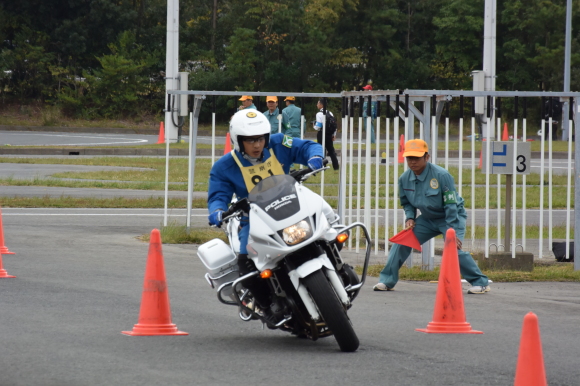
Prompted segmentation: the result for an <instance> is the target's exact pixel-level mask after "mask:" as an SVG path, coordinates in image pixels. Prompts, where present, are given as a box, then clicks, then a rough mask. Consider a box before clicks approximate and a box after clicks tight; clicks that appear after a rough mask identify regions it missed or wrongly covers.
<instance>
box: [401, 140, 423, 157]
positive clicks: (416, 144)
mask: <svg viewBox="0 0 580 386" xmlns="http://www.w3.org/2000/svg"><path fill="white" fill-rule="evenodd" d="M428 152H429V146H427V142H425V141H423V140H422V139H411V140H410V141H407V143H406V144H405V152H404V153H403V157H423V156H424V155H425V153H428Z"/></svg>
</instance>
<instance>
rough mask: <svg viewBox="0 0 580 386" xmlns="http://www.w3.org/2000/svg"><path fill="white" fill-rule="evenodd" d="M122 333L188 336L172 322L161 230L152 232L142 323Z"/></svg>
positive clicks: (146, 269) (142, 302) (144, 284)
mask: <svg viewBox="0 0 580 386" xmlns="http://www.w3.org/2000/svg"><path fill="white" fill-rule="evenodd" d="M122 333H123V334H125V335H132V336H151V335H189V334H188V333H187V332H183V331H178V330H177V326H176V325H175V324H173V323H171V307H170V305H169V293H168V291H167V282H166V279H165V265H164V264H163V252H162V251H161V235H160V234H159V230H158V229H153V231H151V239H150V242H149V253H148V256H147V266H146V267H145V280H144V281H143V295H142V297H141V309H140V311H139V321H138V322H137V324H136V325H135V326H134V327H133V330H132V331H122Z"/></svg>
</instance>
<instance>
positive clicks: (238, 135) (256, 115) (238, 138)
mask: <svg viewBox="0 0 580 386" xmlns="http://www.w3.org/2000/svg"><path fill="white" fill-rule="evenodd" d="M270 128H271V126H270V122H268V118H266V116H265V115H264V114H262V113H261V112H259V111H258V110H254V109H250V110H240V111H238V112H237V113H235V114H234V116H233V117H232V120H231V121H230V137H231V140H232V143H233V145H234V149H236V150H237V151H239V152H240V153H243V152H244V145H243V143H242V140H243V139H244V137H256V136H259V135H263V136H264V137H265V138H266V143H265V145H264V147H268V144H269V143H270Z"/></svg>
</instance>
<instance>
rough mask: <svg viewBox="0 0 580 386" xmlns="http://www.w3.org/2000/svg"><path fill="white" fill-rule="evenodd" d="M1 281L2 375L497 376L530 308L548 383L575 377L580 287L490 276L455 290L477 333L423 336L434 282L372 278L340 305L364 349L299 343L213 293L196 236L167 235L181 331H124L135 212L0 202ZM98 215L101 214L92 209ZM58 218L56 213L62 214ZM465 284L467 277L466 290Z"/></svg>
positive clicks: (62, 379)
mask: <svg viewBox="0 0 580 386" xmlns="http://www.w3.org/2000/svg"><path fill="white" fill-rule="evenodd" d="M5 212H6V213H4V214H3V225H4V236H5V243H6V246H7V247H8V248H9V249H10V251H12V252H15V253H16V254H15V255H3V256H2V258H3V263H4V264H3V266H4V268H5V269H6V270H7V272H8V273H9V274H10V275H15V276H16V278H2V279H0V294H1V295H0V339H2V350H0V368H1V369H2V371H1V377H0V385H27V386H29V385H55V386H56V385H140V386H142V385H157V384H169V385H231V384H238V385H255V384H277V385H296V384H302V385H325V386H326V385H329V384H333V385H351V384H362V385H376V384H381V385H463V384H477V385H507V384H512V383H513V379H514V374H515V369H516V363H517V355H518V350H519V345H520V335H521V329H522V321H523V317H524V315H526V313H528V312H530V311H533V312H534V313H536V314H537V315H538V318H539V323H540V331H541V342H542V347H543V358H544V363H545V369H546V374H547V380H548V384H550V385H576V384H577V380H578V379H579V377H580V368H579V367H578V365H577V364H578V347H580V335H579V334H577V327H576V326H577V324H578V320H579V317H580V283H494V284H493V285H492V291H491V292H489V293H487V294H485V295H465V296H464V307H465V316H466V320H467V322H468V323H470V324H471V327H472V328H473V329H474V330H479V331H483V332H484V334H483V335H470V334H467V335H465V334H424V333H420V332H417V331H415V328H425V327H426V326H427V324H428V323H429V322H430V321H432V319H433V310H434V304H435V302H434V300H435V292H436V289H437V285H436V284H433V283H427V282H406V281H402V282H400V283H399V284H398V285H397V287H396V291H393V292H374V291H372V284H374V280H373V279H372V278H369V279H368V280H367V282H366V284H365V286H364V287H363V289H362V291H361V293H360V295H359V297H358V298H357V299H356V300H355V302H354V306H353V307H352V309H351V310H350V311H349V315H350V317H351V319H352V322H353V325H354V328H355V331H356V332H357V334H358V336H359V338H360V341H361V345H360V348H359V350H358V351H357V352H355V353H348V354H345V353H341V352H340V351H339V349H338V346H337V344H336V342H335V341H334V339H333V338H323V339H320V340H318V341H315V342H313V341H309V340H304V339H298V338H296V337H293V336H290V335H288V334H286V333H283V332H279V331H271V330H269V329H262V326H261V324H260V323H259V322H256V321H252V322H243V321H241V320H240V319H239V318H238V317H237V315H236V314H237V312H236V309H235V307H231V306H226V305H223V304H221V303H219V302H218V301H217V299H216V296H215V292H214V290H213V289H211V288H210V287H209V286H208V284H207V282H206V281H205V279H204V278H203V275H204V273H205V270H204V267H203V265H202V263H201V262H200V261H199V259H198V258H197V257H196V247H195V246H193V245H169V244H165V245H163V256H164V265H165V270H166V284H167V287H168V293H169V297H170V303H171V316H172V322H173V323H175V324H176V326H177V328H178V329H179V330H180V331H185V332H188V333H189V335H187V336H156V337H129V336H125V335H122V334H121V331H127V330H129V331H130V330H132V328H133V326H134V325H135V324H136V323H137V322H138V317H139V309H140V304H141V296H142V291H143V280H144V270H145V266H146V260H147V254H148V244H147V243H144V242H141V241H139V240H138V239H137V238H136V237H137V236H139V235H142V234H147V233H149V232H150V231H151V230H152V229H153V228H155V227H157V226H159V217H155V216H142V215H139V213H138V211H122V212H119V213H117V214H116V215H108V216H105V215H95V214H98V213H94V212H93V211H86V213H84V212H83V211H82V210H78V211H77V212H76V213H74V214H75V215H73V213H63V212H65V210H47V209H35V210H24V209H22V210H19V211H9V210H6V211H5ZM99 213H101V214H102V212H99ZM63 214H65V215H63ZM465 288H467V287H466V286H465V287H464V289H465Z"/></svg>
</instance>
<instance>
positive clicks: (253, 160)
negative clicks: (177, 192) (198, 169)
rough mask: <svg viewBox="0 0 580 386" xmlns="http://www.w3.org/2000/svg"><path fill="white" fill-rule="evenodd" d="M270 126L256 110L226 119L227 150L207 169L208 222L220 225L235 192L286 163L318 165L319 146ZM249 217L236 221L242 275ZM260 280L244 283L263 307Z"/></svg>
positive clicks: (265, 299)
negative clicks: (230, 145) (229, 147)
mask: <svg viewBox="0 0 580 386" xmlns="http://www.w3.org/2000/svg"><path fill="white" fill-rule="evenodd" d="M270 130H271V126H270V123H269V122H268V119H267V118H266V116H264V114H262V113H261V112H259V111H257V110H249V111H248V110H242V111H238V112H237V113H236V114H234V116H233V117H232V120H231V121H230V137H231V140H232V143H233V148H234V150H232V152H231V153H229V154H226V155H224V156H223V157H222V158H220V159H219V160H218V161H217V162H216V163H215V164H214V165H213V167H212V168H211V171H210V177H209V189H208V210H209V213H210V215H209V217H208V219H209V222H210V224H212V225H216V226H220V225H221V222H222V213H223V211H225V210H226V209H228V206H229V204H230V202H231V201H232V197H233V195H234V194H235V195H236V197H237V198H238V199H242V198H245V197H247V196H248V193H249V192H250V191H251V190H252V188H253V187H254V186H255V185H256V184H257V183H258V182H259V181H261V180H262V179H264V178H266V177H268V176H270V175H280V174H288V172H289V170H290V165H292V163H298V164H302V165H308V166H309V167H310V168H311V169H312V170H316V169H320V168H322V156H323V153H322V146H320V145H319V144H317V143H316V142H313V141H309V140H301V139H300V138H292V137H290V136H287V135H284V134H274V135H270ZM249 232H250V228H249V217H248V215H247V214H246V215H245V216H243V217H242V219H241V221H240V229H239V230H238V237H239V240H240V253H239V255H238V266H239V269H240V273H241V274H242V275H243V274H246V273H249V272H252V271H254V270H255V269H256V268H255V266H254V262H253V261H252V260H251V259H249V258H248V251H247V249H246V246H247V244H248V236H249ZM263 283H264V281H263V280H258V281H254V282H249V283H244V286H245V287H246V288H249V289H250V290H251V291H252V293H253V295H254V297H255V298H256V300H257V301H258V303H259V306H260V307H261V308H262V309H264V310H267V309H268V308H269V306H270V303H269V296H268V292H267V291H264V290H263V287H262V290H261V289H260V288H259V286H261V285H262V286H263Z"/></svg>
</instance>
